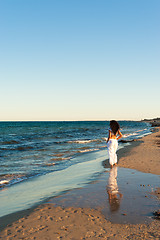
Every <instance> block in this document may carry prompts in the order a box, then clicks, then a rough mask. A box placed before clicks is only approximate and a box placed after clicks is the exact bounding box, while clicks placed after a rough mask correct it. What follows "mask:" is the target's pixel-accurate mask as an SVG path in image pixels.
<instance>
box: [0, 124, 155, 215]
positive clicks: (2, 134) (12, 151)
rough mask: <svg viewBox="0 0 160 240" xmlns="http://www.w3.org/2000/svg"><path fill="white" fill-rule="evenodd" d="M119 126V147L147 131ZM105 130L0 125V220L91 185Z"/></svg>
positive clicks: (85, 126)
mask: <svg viewBox="0 0 160 240" xmlns="http://www.w3.org/2000/svg"><path fill="white" fill-rule="evenodd" d="M119 124H120V127H121V132H122V134H123V139H122V140H120V141H119V148H123V147H126V145H128V144H130V142H131V141H133V140H134V139H138V138H141V137H143V136H145V135H148V134H150V133H151V131H152V127H151V125H150V124H149V123H146V122H142V121H119ZM108 129H109V121H64V122H62V121H59V122H55V121H50V122H49V121H48V122H47V121H45V122H40V121H39V122H0V199H1V200H0V201H1V203H2V201H3V204H1V207H2V208H1V209H0V216H4V215H5V214H9V213H12V212H14V211H16V210H17V211H18V210H23V209H25V208H27V207H30V206H32V205H33V204H35V203H36V202H39V201H41V200H44V199H45V198H48V197H51V196H55V195H58V194H60V193H62V192H63V191H66V190H69V189H72V188H77V187H81V186H83V185H85V184H87V183H88V182H91V181H93V180H95V178H96V176H97V175H98V174H99V173H101V172H103V171H104V168H103V167H102V160H107V159H108V155H107V146H106V139H107V137H108ZM7 199H9V200H7ZM7 204H8V205H7Z"/></svg>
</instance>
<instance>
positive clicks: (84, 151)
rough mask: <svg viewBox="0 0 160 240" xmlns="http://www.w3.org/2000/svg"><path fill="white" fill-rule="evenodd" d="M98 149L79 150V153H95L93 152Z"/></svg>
mask: <svg viewBox="0 0 160 240" xmlns="http://www.w3.org/2000/svg"><path fill="white" fill-rule="evenodd" d="M98 150H99V149H98V148H92V149H84V150H79V151H77V152H78V153H86V152H93V151H98Z"/></svg>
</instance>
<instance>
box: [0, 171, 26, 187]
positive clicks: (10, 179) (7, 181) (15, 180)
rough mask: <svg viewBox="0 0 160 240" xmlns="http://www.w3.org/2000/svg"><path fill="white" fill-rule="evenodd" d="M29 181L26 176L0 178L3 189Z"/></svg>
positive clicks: (8, 175)
mask: <svg viewBox="0 0 160 240" xmlns="http://www.w3.org/2000/svg"><path fill="white" fill-rule="evenodd" d="M25 179H27V177H26V176H25V175H21V174H18V175H17V174H6V175H3V176H1V178H0V188H3V187H5V186H8V185H13V184H15V183H19V182H22V181H23V180H25Z"/></svg>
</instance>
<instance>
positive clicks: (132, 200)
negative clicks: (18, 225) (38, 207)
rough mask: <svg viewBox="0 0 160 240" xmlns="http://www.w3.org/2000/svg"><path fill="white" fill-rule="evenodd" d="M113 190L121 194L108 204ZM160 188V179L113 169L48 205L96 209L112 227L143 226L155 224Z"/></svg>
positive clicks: (133, 171) (136, 172)
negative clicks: (109, 191) (109, 190)
mask: <svg viewBox="0 0 160 240" xmlns="http://www.w3.org/2000/svg"><path fill="white" fill-rule="evenodd" d="M116 172H117V178H115V179H114V177H115V176H116ZM111 185H112V186H111ZM113 186H114V187H115V188H116V193H117V192H118V193H117V194H116V195H117V196H116V197H115V196H113V198H112V199H110V200H109V194H108V189H110V188H112V187H113ZM159 186H160V176H157V175H154V174H149V173H142V172H139V171H136V170H132V169H127V168H119V167H114V168H113V169H111V170H110V169H107V170H106V172H103V173H102V174H101V176H100V177H99V178H98V179H97V181H95V182H93V184H88V185H87V186H85V187H84V188H82V189H75V190H72V191H69V192H67V193H66V194H63V195H62V196H59V197H56V198H53V199H51V200H49V202H50V203H54V204H55V206H59V205H60V206H64V207H69V206H75V207H90V208H95V209H98V210H100V211H101V212H102V213H103V214H104V216H105V217H106V218H107V219H108V220H110V221H111V222H113V223H132V224H136V223H144V222H149V221H150V220H152V218H153V212H154V211H155V210H158V209H159V207H160V201H159V200H158V198H157V197H156V196H154V195H153V194H152V193H153V192H154V191H155V190H156V188H157V187H159ZM114 193H115V192H114ZM113 195H115V194H113Z"/></svg>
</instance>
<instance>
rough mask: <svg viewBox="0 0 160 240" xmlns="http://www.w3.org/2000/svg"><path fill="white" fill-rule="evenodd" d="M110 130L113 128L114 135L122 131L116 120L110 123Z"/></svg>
mask: <svg viewBox="0 0 160 240" xmlns="http://www.w3.org/2000/svg"><path fill="white" fill-rule="evenodd" d="M110 128H111V130H112V132H113V133H114V135H116V133H117V132H118V130H119V129H120V126H119V123H118V122H117V121H115V120H112V121H110Z"/></svg>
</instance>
